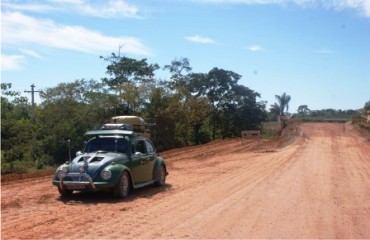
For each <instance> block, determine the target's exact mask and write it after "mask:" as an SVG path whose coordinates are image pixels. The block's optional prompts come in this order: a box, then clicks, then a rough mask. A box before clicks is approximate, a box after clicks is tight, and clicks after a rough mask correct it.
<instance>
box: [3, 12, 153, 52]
mask: <svg viewBox="0 0 370 240" xmlns="http://www.w3.org/2000/svg"><path fill="white" fill-rule="evenodd" d="M1 25H2V43H5V44H10V45H20V44H36V45H42V46H47V47H54V48H60V49H66V50H74V51H79V52H84V53H90V54H102V53H106V52H111V51H112V50H113V49H116V48H117V47H118V46H119V45H123V48H122V51H123V52H124V53H132V54H137V55H146V56H150V55H152V54H151V52H150V50H149V49H148V48H147V47H146V46H144V45H143V44H142V42H141V40H140V39H137V38H134V37H112V36H105V35H103V34H101V33H99V32H96V31H92V30H89V29H86V28H84V27H80V26H68V25H58V24H56V23H54V22H53V21H51V20H39V19H36V18H33V17H30V16H27V15H24V14H22V13H17V12H13V13H3V16H2V24H1Z"/></svg>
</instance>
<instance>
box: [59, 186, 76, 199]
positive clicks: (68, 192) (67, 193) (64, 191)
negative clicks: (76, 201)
mask: <svg viewBox="0 0 370 240" xmlns="http://www.w3.org/2000/svg"><path fill="white" fill-rule="evenodd" d="M58 191H59V193H60V195H61V196H62V197H69V196H72V193H73V190H68V189H64V188H61V187H60V186H58Z"/></svg>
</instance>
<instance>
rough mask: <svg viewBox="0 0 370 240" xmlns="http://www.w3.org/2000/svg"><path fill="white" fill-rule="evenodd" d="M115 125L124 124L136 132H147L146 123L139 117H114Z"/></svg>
mask: <svg viewBox="0 0 370 240" xmlns="http://www.w3.org/2000/svg"><path fill="white" fill-rule="evenodd" d="M112 122H113V123H116V124H118V123H122V124H128V125H131V126H132V127H133V128H134V131H135V132H138V133H144V132H146V131H145V125H146V124H145V121H144V119H142V118H141V117H138V116H117V117H112Z"/></svg>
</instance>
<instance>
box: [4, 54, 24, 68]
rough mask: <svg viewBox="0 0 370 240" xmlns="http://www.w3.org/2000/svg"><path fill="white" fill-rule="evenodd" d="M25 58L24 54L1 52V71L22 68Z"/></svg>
mask: <svg viewBox="0 0 370 240" xmlns="http://www.w3.org/2000/svg"><path fill="white" fill-rule="evenodd" d="M23 60H24V56H22V55H6V54H1V71H15V70H19V69H21V64H22V62H23Z"/></svg>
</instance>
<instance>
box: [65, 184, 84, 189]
mask: <svg viewBox="0 0 370 240" xmlns="http://www.w3.org/2000/svg"><path fill="white" fill-rule="evenodd" d="M66 187H67V189H69V190H82V189H85V185H84V184H77V183H67V184H66Z"/></svg>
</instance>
